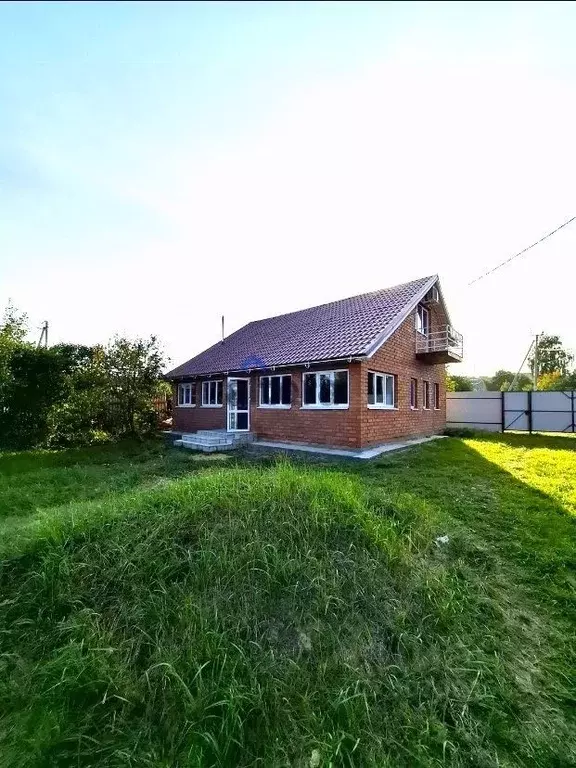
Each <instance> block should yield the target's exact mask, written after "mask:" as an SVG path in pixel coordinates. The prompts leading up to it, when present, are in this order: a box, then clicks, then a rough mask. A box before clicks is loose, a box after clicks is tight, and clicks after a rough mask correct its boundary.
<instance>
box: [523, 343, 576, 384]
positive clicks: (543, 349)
mask: <svg viewBox="0 0 576 768" xmlns="http://www.w3.org/2000/svg"><path fill="white" fill-rule="evenodd" d="M573 360H574V355H573V354H571V353H570V352H568V351H567V350H565V349H564V347H563V346H562V341H561V340H560V337H559V336H548V335H542V336H540V338H539V339H538V373H539V374H542V373H554V371H559V372H560V373H561V375H562V376H566V375H567V374H568V369H569V367H570V365H571V363H572V362H573ZM528 362H529V364H530V370H531V371H532V372H534V355H532V356H531V357H530V358H529V360H528Z"/></svg>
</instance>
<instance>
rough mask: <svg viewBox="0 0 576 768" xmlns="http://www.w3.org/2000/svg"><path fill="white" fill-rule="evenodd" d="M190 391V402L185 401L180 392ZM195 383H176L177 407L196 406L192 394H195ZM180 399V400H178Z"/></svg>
mask: <svg viewBox="0 0 576 768" xmlns="http://www.w3.org/2000/svg"><path fill="white" fill-rule="evenodd" d="M186 391H188V392H190V402H188V403H185V402H184V399H185V398H183V397H181V393H182V392H186ZM195 394H196V393H195V384H194V382H192V381H187V382H183V383H181V384H178V408H194V407H195V406H196V403H195V402H194V395H195ZM180 400H182V402H180Z"/></svg>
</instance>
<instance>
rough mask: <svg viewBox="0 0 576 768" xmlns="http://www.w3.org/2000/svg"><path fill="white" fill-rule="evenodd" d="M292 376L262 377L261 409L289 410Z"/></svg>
mask: <svg viewBox="0 0 576 768" xmlns="http://www.w3.org/2000/svg"><path fill="white" fill-rule="evenodd" d="M291 400H292V376H290V375H289V374H288V375H285V376H260V408H289V407H290V403H291Z"/></svg>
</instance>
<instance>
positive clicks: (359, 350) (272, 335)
mask: <svg viewBox="0 0 576 768" xmlns="http://www.w3.org/2000/svg"><path fill="white" fill-rule="evenodd" d="M437 282H438V276H437V275H432V276H431V277H422V278H420V279H419V280H413V281H412V282H411V283H404V284H403V285H396V286H394V287H393V288H383V289H382V290H379V291H373V292H372V293H363V294H361V295H360V296H352V297H351V298H349V299H341V300H340V301H332V302H330V303H329V304H321V305H320V306H318V307H311V308H310V309H302V310H300V311H299V312H290V313H288V314H287V315H278V316H277V317H269V318H267V319H265V320H256V321H254V322H252V323H248V325H245V326H244V327H243V328H240V329H239V330H238V331H236V332H235V333H232V334H231V335H230V336H228V337H226V338H225V339H224V340H223V341H219V342H218V343H217V344H214V346H212V347H210V348H209V349H207V350H205V351H204V352H201V353H200V354H199V355H196V357H193V358H192V359H191V360H188V362H186V363H183V364H182V365H179V366H178V367H177V368H174V369H173V370H171V371H170V372H169V373H167V374H166V376H167V378H172V379H176V378H181V377H185V376H199V375H209V374H214V373H227V372H229V371H243V370H248V369H251V370H254V369H262V368H273V367H274V366H284V365H298V364H303V363H314V362H321V361H328V360H343V359H346V358H350V357H366V356H370V355H371V354H373V353H374V352H375V351H376V349H378V347H380V345H381V344H383V343H384V341H386V339H387V338H388V337H389V336H390V335H391V334H392V333H393V332H394V331H395V330H396V328H398V326H399V325H400V323H402V321H403V320H404V319H405V318H406V317H407V316H408V315H409V314H410V312H411V311H412V310H413V309H414V308H415V307H416V305H417V304H418V302H419V301H420V300H421V299H422V298H423V297H424V296H425V294H426V293H427V292H428V291H429V290H430V288H431V287H432V286H433V285H434V284H435V283H437Z"/></svg>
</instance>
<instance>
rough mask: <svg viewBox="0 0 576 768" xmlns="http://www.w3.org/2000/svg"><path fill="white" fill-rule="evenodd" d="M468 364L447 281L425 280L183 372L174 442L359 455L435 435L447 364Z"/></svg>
mask: <svg viewBox="0 0 576 768" xmlns="http://www.w3.org/2000/svg"><path fill="white" fill-rule="evenodd" d="M461 359H462V337H461V336H460V334H458V333H456V331H454V330H453V329H452V328H451V326H450V318H449V316H448V310H447V308H446V305H445V302H444V299H443V297H442V292H441V289H440V284H439V281H438V276H437V275H434V276H432V277H424V278H421V279H419V280H414V281H413V282H410V283H405V284H403V285H398V286H395V287H393V288H385V289H383V290H378V291H374V292H373V293H367V294H362V295H360V296H353V297H352V298H349V299H343V300H341V301H334V302H331V303H329V304H323V305H321V306H318V307H312V308H310V309H304V310H301V311H299V312H291V313H289V314H286V315H279V316H277V317H272V318H268V319H265V320H257V321H255V322H252V323H248V325H245V326H244V327H243V328H240V330H238V331H236V332H235V333H233V334H231V335H230V336H228V337H227V338H225V339H223V341H221V342H218V343H217V344H215V345H214V346H212V347H210V348H209V349H207V350H206V351H205V352H202V353H201V354H199V355H197V356H196V357H193V358H192V359H191V360H189V361H188V362H186V363H183V364H182V365H179V366H178V367H177V368H174V369H173V370H172V371H170V372H169V373H168V374H167V378H168V379H169V380H170V381H172V383H173V387H174V405H175V407H174V411H173V414H174V415H173V430H174V432H176V433H184V434H186V435H189V433H198V437H200V436H201V435H207V434H209V433H210V432H215V431H217V430H222V433H221V434H222V437H224V434H226V436H227V437H228V438H229V442H232V439H233V438H237V437H238V436H239V435H240V434H242V433H245V434H246V433H249V434H250V435H251V436H253V437H254V438H255V439H256V440H266V441H273V442H274V441H276V442H289V443H300V444H302V443H306V444H310V445H318V446H332V447H344V448H350V449H361V448H367V447H371V446H375V445H378V444H380V443H384V442H386V441H388V440H392V439H395V438H403V437H408V436H411V437H412V436H420V435H430V434H435V433H438V432H440V431H441V430H442V429H443V428H444V424H445V420H446V409H445V400H446V398H445V364H446V363H449V362H459V361H460V360H461ZM190 439H192V436H190ZM192 447H194V446H192ZM197 447H200V445H199V446H197Z"/></svg>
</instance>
